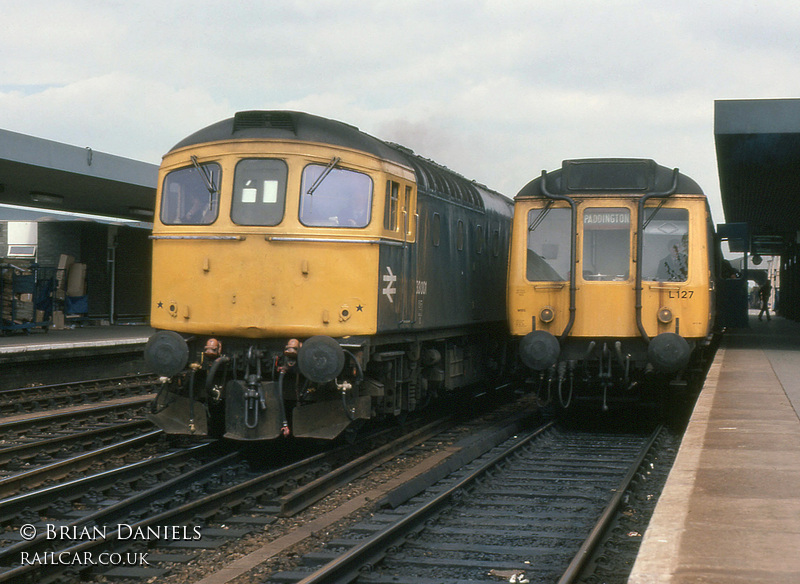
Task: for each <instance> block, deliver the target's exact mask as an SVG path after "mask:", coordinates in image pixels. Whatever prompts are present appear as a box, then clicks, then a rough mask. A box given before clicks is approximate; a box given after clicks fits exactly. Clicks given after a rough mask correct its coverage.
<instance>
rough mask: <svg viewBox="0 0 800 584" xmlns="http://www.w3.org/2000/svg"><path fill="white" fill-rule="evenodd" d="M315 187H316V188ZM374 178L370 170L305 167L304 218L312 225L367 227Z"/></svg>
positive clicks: (302, 191) (302, 213) (305, 222)
mask: <svg viewBox="0 0 800 584" xmlns="http://www.w3.org/2000/svg"><path fill="white" fill-rule="evenodd" d="M312 187H313V188H312ZM371 212H372V179H371V178H370V177H369V176H367V175H366V174H363V173H360V172H355V171H352V170H346V169H343V168H332V169H331V168H330V166H325V165H322V164H309V165H308V166H306V167H305V168H304V169H303V179H302V187H301V191H300V222H301V223H302V224H303V225H307V226H309V227H366V226H367V225H368V224H369V220H370V214H371Z"/></svg>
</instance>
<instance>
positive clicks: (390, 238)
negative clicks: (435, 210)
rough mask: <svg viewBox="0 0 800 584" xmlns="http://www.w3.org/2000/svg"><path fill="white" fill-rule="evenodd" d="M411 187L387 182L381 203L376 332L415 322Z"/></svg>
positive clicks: (394, 181)
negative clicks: (382, 211)
mask: <svg viewBox="0 0 800 584" xmlns="http://www.w3.org/2000/svg"><path fill="white" fill-rule="evenodd" d="M414 194H415V193H414V189H413V187H412V185H410V184H407V183H404V182H401V181H397V180H393V179H392V178H389V179H388V180H387V181H386V198H385V200H384V214H383V237H382V238H381V253H380V281H379V286H380V295H379V314H378V325H379V330H391V329H396V328H397V327H408V326H410V325H413V324H414V322H415V318H414V305H415V302H416V292H417V278H416V275H417V244H416V230H417V215H416V201H415V197H414Z"/></svg>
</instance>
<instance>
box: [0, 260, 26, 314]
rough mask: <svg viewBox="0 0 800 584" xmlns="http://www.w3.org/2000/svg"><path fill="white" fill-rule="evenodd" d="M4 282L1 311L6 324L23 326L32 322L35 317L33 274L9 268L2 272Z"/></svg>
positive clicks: (1, 285) (0, 285) (0, 286)
mask: <svg viewBox="0 0 800 584" xmlns="http://www.w3.org/2000/svg"><path fill="white" fill-rule="evenodd" d="M2 278H3V281H2V283H0V289H2V292H3V293H2V294H1V295H0V302H2V305H0V310H1V311H2V319H3V321H4V322H8V323H12V324H22V323H24V322H30V321H32V320H33V317H34V310H33V287H34V279H33V274H32V273H31V272H30V271H28V270H26V269H24V268H17V267H14V266H9V267H7V268H3V270H2Z"/></svg>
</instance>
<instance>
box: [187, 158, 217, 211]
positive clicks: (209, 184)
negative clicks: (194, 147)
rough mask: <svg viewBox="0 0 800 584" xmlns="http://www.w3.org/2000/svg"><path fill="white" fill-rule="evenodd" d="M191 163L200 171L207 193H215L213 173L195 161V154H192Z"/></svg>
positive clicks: (215, 186) (212, 194)
mask: <svg viewBox="0 0 800 584" xmlns="http://www.w3.org/2000/svg"><path fill="white" fill-rule="evenodd" d="M192 164H194V167H195V168H196V169H197V170H198V171H199V172H200V176H201V177H203V182H204V183H205V184H206V188H207V189H208V192H209V194H210V195H211V196H212V197H213V196H214V195H216V194H217V185H215V184H214V177H213V175H212V174H211V173H210V172H209V171H208V169H206V167H205V166H200V163H199V162H198V161H197V156H192ZM209 206H211V203H209Z"/></svg>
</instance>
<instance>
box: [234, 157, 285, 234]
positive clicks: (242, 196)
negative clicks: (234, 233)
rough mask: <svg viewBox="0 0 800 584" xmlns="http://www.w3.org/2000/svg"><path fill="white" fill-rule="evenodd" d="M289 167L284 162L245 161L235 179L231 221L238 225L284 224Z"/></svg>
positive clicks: (238, 168)
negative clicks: (282, 222)
mask: <svg viewBox="0 0 800 584" xmlns="http://www.w3.org/2000/svg"><path fill="white" fill-rule="evenodd" d="M286 174H287V167H286V163H285V162H284V161H283V160H274V159H256V158H253V159H245V160H241V161H239V163H238V164H237V165H236V173H235V174H234V177H233V201H232V203H231V220H233V222H234V223H236V224H237V225H277V224H278V223H280V222H281V221H282V220H283V212H284V205H285V201H286Z"/></svg>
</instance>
